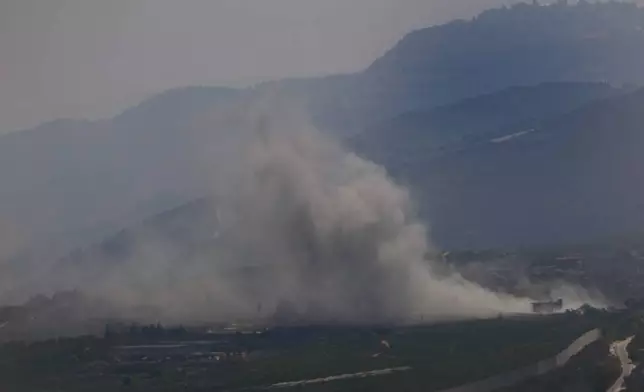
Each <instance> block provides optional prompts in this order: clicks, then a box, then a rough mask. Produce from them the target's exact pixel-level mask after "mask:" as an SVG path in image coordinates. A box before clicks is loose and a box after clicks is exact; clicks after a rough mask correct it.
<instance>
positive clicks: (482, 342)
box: [0, 312, 616, 392]
mask: <svg viewBox="0 0 644 392" xmlns="http://www.w3.org/2000/svg"><path fill="white" fill-rule="evenodd" d="M615 317H616V316H615V315H613V314H609V313H602V312H597V314H586V315H577V314H573V313H568V314H560V315H552V316H541V317H534V318H516V319H512V318H497V319H491V320H476V321H467V322H465V321H464V322H452V323H444V324H436V325H429V326H415V327H297V328H295V327H293V328H275V329H269V330H265V331H257V332H255V333H232V334H209V335H200V334H198V333H195V332H188V331H185V330H183V331H182V332H180V333H177V332H176V331H175V332H172V333H173V334H174V335H172V334H170V333H169V332H168V333H166V332H164V330H163V329H162V328H160V327H151V328H150V329H149V330H147V332H145V333H143V334H142V333H141V331H142V330H141V329H139V330H137V332H136V333H132V332H131V331H129V332H128V331H125V332H122V333H118V334H116V333H110V334H109V336H107V337H105V338H96V337H79V338H73V339H59V340H49V341H45V342H38V343H32V344H26V343H10V344H6V345H4V346H2V347H1V348H0V380H1V382H2V385H4V389H3V391H5V390H6V391H59V390H60V391H65V392H74V391H87V390H92V391H95V392H101V391H114V390H128V391H148V390H155V391H179V390H181V391H186V390H187V391H205V390H209V391H212V390H257V389H263V388H265V387H269V386H271V385H273V384H277V383H284V382H292V381H300V380H308V379H316V378H324V377H332V376H339V375H347V374H353V373H360V372H373V371H379V370H384V369H404V371H392V372H383V373H384V374H379V373H378V372H376V373H375V374H372V375H370V376H366V377H363V378H355V379H354V378H346V379H340V380H337V381H333V382H328V383H320V384H311V385H307V386H297V387H296V388H295V389H298V390H301V389H304V390H311V391H331V390H332V391H336V390H347V391H355V390H371V391H373V390H375V391H378V390H382V391H386V390H391V388H393V386H394V385H395V386H396V387H395V389H396V390H397V391H415V390H428V389H430V390H434V389H441V388H445V387H450V386H455V385H460V384H463V383H466V382H469V381H475V380H478V379H482V378H485V377H488V376H490V375H494V374H497V373H500V372H503V371H506V370H510V369H515V368H518V367H521V366H523V365H527V364H530V363H532V362H535V361H537V360H539V359H543V358H545V357H548V356H552V355H554V354H555V353H557V352H558V351H560V350H561V349H562V348H564V347H566V346H567V345H568V344H569V343H570V342H571V341H572V340H574V339H575V338H576V337H577V336H579V335H581V334H582V333H584V332H586V331H588V330H590V329H593V328H596V327H602V326H605V325H609V324H610V323H611V322H613V319H614V318H615ZM155 328H156V329H155ZM168 331H169V330H168ZM146 333H147V335H146ZM170 337H172V338H173V339H169V338H170Z"/></svg>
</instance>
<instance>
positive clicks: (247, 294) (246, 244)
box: [92, 107, 529, 322]
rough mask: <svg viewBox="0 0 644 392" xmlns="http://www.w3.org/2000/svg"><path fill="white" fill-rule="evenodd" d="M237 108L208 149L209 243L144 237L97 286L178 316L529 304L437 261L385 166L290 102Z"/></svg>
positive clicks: (521, 307) (435, 310)
mask: <svg viewBox="0 0 644 392" xmlns="http://www.w3.org/2000/svg"><path fill="white" fill-rule="evenodd" d="M256 112H258V113H257V114H255V113H256ZM249 113H250V114H249ZM240 118H242V119H241V120H240V121H241V123H238V124H237V126H236V132H237V134H236V137H235V138H230V139H229V140H228V142H227V144H226V145H225V148H224V149H225V150H226V151H227V153H226V154H222V156H225V157H226V159H225V160H221V159H220V157H217V158H215V161H217V162H218V163H217V165H216V167H217V170H216V175H214V176H213V177H215V178H214V179H213V184H214V187H213V194H214V195H215V197H214V198H213V199H214V200H216V202H213V203H214V204H215V206H214V209H215V210H216V214H214V219H216V220H217V226H218V227H217V229H216V232H215V233H214V234H213V241H214V242H216V246H215V248H214V250H213V251H212V252H211V253H210V254H208V255H200V256H198V257H196V256H195V257H193V258H192V259H191V260H187V259H185V258H184V259H181V258H179V260H180V262H179V263H177V262H176V260H177V258H176V256H177V255H174V256H173V257H168V254H172V250H171V249H168V246H167V245H166V244H162V243H155V242H154V241H152V242H151V241H150V239H149V238H148V239H145V240H144V241H141V249H142V250H141V252H140V253H139V255H138V256H137V257H135V258H132V260H131V261H130V262H129V263H127V265H125V266H119V267H116V268H113V269H111V270H109V271H107V272H104V273H101V274H100V279H99V280H94V282H93V283H92V288H93V290H98V291H99V292H100V291H103V294H107V295H108V296H110V297H112V298H116V299H118V300H120V301H124V302H126V303H132V304H134V303H146V304H151V305H156V306H160V307H162V308H163V309H164V310H165V312H166V314H167V315H171V316H173V317H174V318H180V319H181V318H192V319H199V318H201V319H205V318H218V319H219V318H221V319H224V318H227V317H266V316H267V315H268V314H272V313H273V312H274V310H275V309H277V310H278V312H279V311H286V312H288V313H290V314H291V315H294V314H297V315H298V317H300V318H304V319H305V320H307V321H320V322H326V321H336V322H383V321H401V322H404V321H413V320H417V319H418V318H419V317H423V318H424V319H425V320H431V319H444V318H459V317H473V316H481V317H485V316H496V315H498V314H499V313H501V312H525V311H528V310H529V300H528V299H524V298H515V297H512V296H510V295H507V294H499V293H494V292H491V291H489V290H486V289H484V288H482V287H480V286H478V285H477V284H474V283H472V282H469V281H467V280H465V279H464V278H462V277H461V276H460V275H458V274H457V273H455V272H445V271H443V269H441V272H439V269H438V268H436V265H435V264H434V263H433V262H432V261H431V260H429V259H428V257H427V256H428V254H429V252H430V250H431V249H430V246H429V244H428V242H427V237H428V233H427V229H426V227H425V225H423V224H422V223H421V222H419V221H418V220H417V218H416V215H415V214H414V209H413V203H412V200H411V197H410V194H409V192H408V191H407V190H406V189H405V188H403V187H401V186H398V185H397V184H395V183H394V182H393V181H392V180H391V179H390V178H389V177H388V175H387V173H386V171H385V169H384V168H382V167H380V166H378V165H376V164H374V163H372V162H369V161H367V160H365V159H362V158H360V157H358V156H357V155H355V154H353V153H350V152H347V151H346V150H344V149H343V148H342V147H341V145H340V144H339V143H337V142H335V141H334V140H332V139H331V138H329V137H328V136H325V135H323V134H321V133H320V132H318V131H317V130H316V129H314V128H313V127H312V126H311V125H310V124H309V123H308V122H307V121H305V120H303V119H302V117H301V116H298V115H294V114H293V113H292V111H291V110H275V109H274V108H271V110H267V108H265V107H262V108H261V109H256V108H254V109H251V110H249V111H247V112H244V114H243V116H240ZM233 151H234V153H232V152H233ZM222 168H226V169H225V170H222Z"/></svg>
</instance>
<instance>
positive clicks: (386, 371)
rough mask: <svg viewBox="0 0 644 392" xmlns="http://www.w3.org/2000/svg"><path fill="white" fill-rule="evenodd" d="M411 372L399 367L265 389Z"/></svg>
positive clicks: (277, 385) (281, 383) (407, 368)
mask: <svg viewBox="0 0 644 392" xmlns="http://www.w3.org/2000/svg"><path fill="white" fill-rule="evenodd" d="M409 370H411V368H410V367H409V366H403V367H397V368H389V369H382V370H372V371H369V372H361V373H352V374H342V375H339V376H330V377H324V378H314V379H310V380H301V381H292V382H280V383H277V384H273V385H271V386H269V387H267V388H264V389H276V388H290V387H303V386H306V385H311V384H323V383H327V382H331V381H339V380H349V379H352V378H365V377H375V376H385V375H388V374H392V373H396V372H406V371H409Z"/></svg>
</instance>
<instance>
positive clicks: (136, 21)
mask: <svg viewBox="0 0 644 392" xmlns="http://www.w3.org/2000/svg"><path fill="white" fill-rule="evenodd" d="M511 2H513V0H0V132H8V131H13V130H17V129H22V128H26V127H31V126H34V125H36V124H38V123H40V122H43V121H48V120H52V119H55V118H60V117H75V118H96V117H97V116H108V115H111V114H114V113H116V112H118V111H119V110H121V109H123V108H125V107H127V106H129V105H131V104H133V103H135V102H137V101H139V100H141V99H142V98H144V97H146V96H148V95H150V94H152V93H155V92H159V91H162V90H164V89H167V88H171V87H177V86H185V85H229V86H243V85H247V84H251V83H254V82H257V81H262V80H267V79H274V78H282V77H287V76H304V75H318V74H328V73H335V72H347V71H355V70H359V69H361V68H363V67H366V66H367V65H368V64H369V63H370V62H371V61H373V60H374V59H375V58H376V57H378V56H379V55H381V54H382V53H383V52H384V51H385V50H386V49H388V48H389V47H391V46H392V45H393V44H395V42H396V41H397V40H398V39H400V38H401V37H402V36H403V35H404V34H405V33H406V32H408V31H410V30H412V29H414V28H419V27H424V26H428V25H431V24H436V23H440V22H444V21H447V20H449V19H452V18H455V17H471V16H472V15H473V14H475V13H477V12H479V11H480V10H482V9H484V8H486V7H489V6H492V5H498V4H504V3H505V4H507V3H511Z"/></svg>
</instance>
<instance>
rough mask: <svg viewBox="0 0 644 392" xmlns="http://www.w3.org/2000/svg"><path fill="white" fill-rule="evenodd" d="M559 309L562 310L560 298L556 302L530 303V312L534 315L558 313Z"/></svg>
mask: <svg viewBox="0 0 644 392" xmlns="http://www.w3.org/2000/svg"><path fill="white" fill-rule="evenodd" d="M561 309H563V300H562V299H561V298H559V299H558V300H556V301H547V302H533V303H532V312H534V313H541V314H549V313H555V312H558V311H560V310H561Z"/></svg>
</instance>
